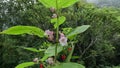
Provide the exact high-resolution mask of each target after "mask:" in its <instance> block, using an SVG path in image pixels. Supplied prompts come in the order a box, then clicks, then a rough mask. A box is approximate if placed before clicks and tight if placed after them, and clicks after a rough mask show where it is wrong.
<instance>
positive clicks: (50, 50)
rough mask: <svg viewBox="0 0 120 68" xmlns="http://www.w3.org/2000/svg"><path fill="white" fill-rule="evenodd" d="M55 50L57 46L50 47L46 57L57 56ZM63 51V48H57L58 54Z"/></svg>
mask: <svg viewBox="0 0 120 68" xmlns="http://www.w3.org/2000/svg"><path fill="white" fill-rule="evenodd" d="M55 48H56V46H49V47H48V49H47V50H46V51H45V55H48V56H55ZM62 50H63V46H60V45H59V46H57V53H59V52H61V51H62Z"/></svg>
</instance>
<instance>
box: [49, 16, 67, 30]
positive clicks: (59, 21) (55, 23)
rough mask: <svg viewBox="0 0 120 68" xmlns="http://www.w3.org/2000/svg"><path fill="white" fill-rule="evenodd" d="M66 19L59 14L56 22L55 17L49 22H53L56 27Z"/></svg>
mask: <svg viewBox="0 0 120 68" xmlns="http://www.w3.org/2000/svg"><path fill="white" fill-rule="evenodd" d="M65 20H66V17H64V16H61V17H59V18H58V23H57V18H54V19H51V23H53V24H54V28H57V27H58V26H60V25H61V24H63V23H64V22H65Z"/></svg>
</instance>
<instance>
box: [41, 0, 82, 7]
mask: <svg viewBox="0 0 120 68" xmlns="http://www.w3.org/2000/svg"><path fill="white" fill-rule="evenodd" d="M39 1H40V2H41V3H42V4H43V5H44V6H46V7H47V8H51V7H54V8H57V6H58V9H61V8H66V7H69V6H71V5H73V4H74V3H76V2H77V1H80V0H57V2H56V0H39ZM56 3H57V6H56Z"/></svg>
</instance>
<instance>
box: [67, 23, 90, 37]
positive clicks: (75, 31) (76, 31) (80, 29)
mask: <svg viewBox="0 0 120 68" xmlns="http://www.w3.org/2000/svg"><path fill="white" fill-rule="evenodd" d="M89 27H90V25H82V26H78V27H76V28H75V29H73V30H72V31H71V32H70V33H69V34H68V35H67V38H70V37H72V36H75V35H77V34H80V33H83V32H84V31H86V30H87V29H88V28H89Z"/></svg>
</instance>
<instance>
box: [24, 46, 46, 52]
mask: <svg viewBox="0 0 120 68" xmlns="http://www.w3.org/2000/svg"><path fill="white" fill-rule="evenodd" d="M22 48H23V49H25V50H28V51H32V52H42V51H45V49H39V50H38V49H36V48H30V47H22Z"/></svg>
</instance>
